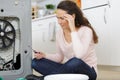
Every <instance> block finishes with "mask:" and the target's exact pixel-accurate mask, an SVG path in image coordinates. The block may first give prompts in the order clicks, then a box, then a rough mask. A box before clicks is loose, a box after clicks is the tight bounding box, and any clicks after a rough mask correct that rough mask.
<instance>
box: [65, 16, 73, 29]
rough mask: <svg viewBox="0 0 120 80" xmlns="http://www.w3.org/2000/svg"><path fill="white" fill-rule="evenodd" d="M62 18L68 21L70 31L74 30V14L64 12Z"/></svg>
mask: <svg viewBox="0 0 120 80" xmlns="http://www.w3.org/2000/svg"><path fill="white" fill-rule="evenodd" d="M64 19H66V20H67V21H68V24H69V27H70V30H71V31H75V15H74V14H73V15H70V14H65V15H64Z"/></svg>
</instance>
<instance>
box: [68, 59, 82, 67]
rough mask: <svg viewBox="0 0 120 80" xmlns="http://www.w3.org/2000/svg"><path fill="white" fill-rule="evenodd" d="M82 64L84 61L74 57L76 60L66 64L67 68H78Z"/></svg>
mask: <svg viewBox="0 0 120 80" xmlns="http://www.w3.org/2000/svg"><path fill="white" fill-rule="evenodd" d="M82 63H83V61H82V60H80V59H78V58H76V57H74V58H71V59H70V60H69V61H68V62H66V66H68V67H78V66H80V65H81V64H82Z"/></svg>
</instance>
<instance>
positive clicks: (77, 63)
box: [52, 57, 97, 80]
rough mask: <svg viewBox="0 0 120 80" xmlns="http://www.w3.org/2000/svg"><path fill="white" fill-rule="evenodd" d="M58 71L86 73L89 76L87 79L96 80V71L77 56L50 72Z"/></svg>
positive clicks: (55, 72)
mask: <svg viewBox="0 0 120 80" xmlns="http://www.w3.org/2000/svg"><path fill="white" fill-rule="evenodd" d="M59 73H78V74H86V75H88V76H89V78H90V79H89V80H96V77H97V75H96V72H95V70H94V68H91V67H89V66H88V65H87V64H86V63H85V62H84V61H82V60H81V59H78V58H75V57H74V58H72V59H70V60H69V61H67V62H66V63H65V64H63V65H62V66H61V67H59V68H58V69H57V70H56V71H53V72H52V74H59Z"/></svg>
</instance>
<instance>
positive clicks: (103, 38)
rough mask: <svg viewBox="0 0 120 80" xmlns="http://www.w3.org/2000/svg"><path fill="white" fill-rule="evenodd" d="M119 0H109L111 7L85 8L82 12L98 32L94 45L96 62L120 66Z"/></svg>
mask: <svg viewBox="0 0 120 80" xmlns="http://www.w3.org/2000/svg"><path fill="white" fill-rule="evenodd" d="M119 3H120V1H113V0H110V4H111V7H108V6H106V7H101V8H100V7H99V8H95V9H90V10H85V11H84V13H85V15H86V17H87V18H88V19H89V21H90V22H91V24H92V25H93V27H94V28H95V30H96V32H97V33H98V37H99V43H98V44H97V47H96V53H97V56H98V64H100V65H114V66H120V58H119V57H120V49H119V48H120V42H119V41H120V32H119V30H120V27H119V26H120V22H119V20H120V16H119V14H120V11H118V10H117V8H118V7H119V6H120V5H119Z"/></svg>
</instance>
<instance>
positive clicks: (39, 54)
mask: <svg viewBox="0 0 120 80" xmlns="http://www.w3.org/2000/svg"><path fill="white" fill-rule="evenodd" d="M34 57H35V58H36V59H42V58H45V54H44V53H42V52H35V54H34Z"/></svg>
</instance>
